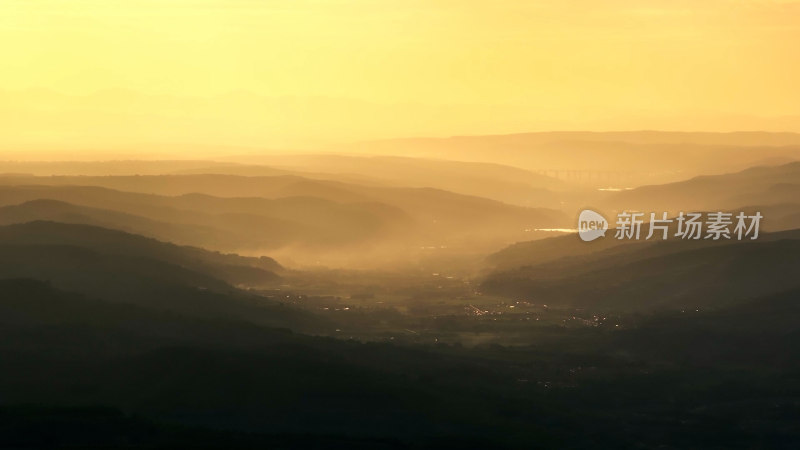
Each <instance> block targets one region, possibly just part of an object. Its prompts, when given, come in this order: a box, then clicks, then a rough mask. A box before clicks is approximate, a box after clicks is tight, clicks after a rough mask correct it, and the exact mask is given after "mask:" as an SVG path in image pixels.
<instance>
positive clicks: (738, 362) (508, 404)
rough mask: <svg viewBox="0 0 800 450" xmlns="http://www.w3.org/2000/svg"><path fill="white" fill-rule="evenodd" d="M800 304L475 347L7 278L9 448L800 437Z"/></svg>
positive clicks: (1, 312) (581, 443)
mask: <svg viewBox="0 0 800 450" xmlns="http://www.w3.org/2000/svg"><path fill="white" fill-rule="evenodd" d="M797 301H798V293H797V291H790V292H786V293H784V294H782V295H781V296H778V297H772V298H766V299H761V300H758V301H755V302H754V303H752V304H751V305H745V306H742V307H741V308H733V309H729V310H726V311H723V312H720V313H718V314H716V315H714V314H711V313H708V314H706V315H702V316H701V315H700V314H705V313H696V314H698V315H695V316H688V315H685V314H684V315H678V316H651V317H648V318H645V319H639V322H640V325H639V326H633V327H630V328H626V329H622V330H619V329H614V330H608V329H603V328H597V329H589V330H584V331H574V332H570V333H564V334H563V335H562V337H561V338H558V339H557V340H555V341H552V340H551V341H549V342H547V343H542V344H541V345H532V346H529V347H524V348H504V347H500V346H493V347H489V348H480V347H479V348H475V349H464V348H460V347H458V346H455V347H453V346H399V345H392V344H378V343H371V344H367V343H357V342H353V341H339V340H334V339H326V338H313V337H308V336H302V335H297V334H292V333H288V332H286V331H280V330H275V329H272V328H264V327H260V326H256V325H253V324H248V323H245V322H241V321H230V320H220V319H196V318H188V317H185V316H182V315H180V314H176V313H174V312H157V311H153V310H151V309H148V308H141V307H138V306H132V305H123V304H118V303H108V302H103V301H98V300H93V299H90V298H86V297H84V296H81V295H78V294H74V293H68V292H64V291H62V290H59V289H55V288H53V287H52V286H50V285H47V284H45V283H42V282H37V281H31V280H0V358H2V360H3V362H4V365H3V370H2V371H0V392H3V397H2V400H1V401H2V405H3V406H2V407H0V446H3V447H4V448H41V447H48V448H68V447H73V448H74V447H88V446H93V447H100V448H109V447H111V448H120V447H124V448H615V449H620V448H622V449H629V448H630V449H633V448H640V449H642V448H643V449H655V448H753V447H763V448H777V449H790V448H796V445H797V444H798V443H799V442H800V435H798V432H797V428H796V427H794V426H792V424H793V423H796V420H797V419H798V418H799V417H800V409H798V406H797V405H798V403H797V399H798V398H800V388H799V387H798V385H797V383H796V380H797V374H798V373H800V372H798V370H800V366H798V361H800V359H798V358H797V357H796V356H797V350H796V349H797V347H796V345H795V344H796V342H797V337H798V334H797V333H798V332H799V331H800V329H798V325H797V324H798V323H800V321H798V320H797V319H798V316H797V314H798V309H797V304H798V303H797ZM754 313H755V314H754ZM776 319H777V320H779V323H780V326H777V327H773V326H772V321H773V320H776ZM743 324H747V326H741V325H743ZM742 344H744V346H742ZM737 347H739V348H740V349H743V350H742V351H737ZM743 368H747V370H743ZM776 369H777V370H776Z"/></svg>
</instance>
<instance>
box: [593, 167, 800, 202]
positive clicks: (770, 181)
mask: <svg viewBox="0 0 800 450" xmlns="http://www.w3.org/2000/svg"><path fill="white" fill-rule="evenodd" d="M798 180H800V162H793V163H789V164H784V165H781V166H764V167H752V168H749V169H746V170H743V171H741V172H736V173H729V174H725V175H709V176H699V177H696V178H692V179H690V180H687V181H682V182H677V183H669V184H663V185H653V186H642V187H639V188H636V189H632V190H629V191H622V192H617V193H614V194H612V195H610V196H609V197H608V198H607V200H606V202H605V204H606V205H607V207H608V208H610V209H628V210H642V211H695V210H712V211H725V210H730V209H734V208H737V207H740V206H742V205H774V204H780V203H797V201H798V200H797V199H798V198H800V183H799V182H798Z"/></svg>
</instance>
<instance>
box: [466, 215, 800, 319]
mask: <svg viewBox="0 0 800 450" xmlns="http://www.w3.org/2000/svg"><path fill="white" fill-rule="evenodd" d="M764 237H765V238H763V239H760V240H757V241H742V242H737V241H733V242H731V241H718V242H716V243H715V242H713V241H705V240H701V241H685V242H684V241H672V242H670V241H665V242H654V243H645V244H635V243H634V244H626V245H619V246H615V247H609V248H607V249H606V250H601V251H598V252H595V253H585V252H584V253H573V256H570V257H564V258H562V259H555V260H550V261H547V262H543V263H541V264H539V265H531V266H524V267H519V268H516V269H506V270H500V271H497V272H494V273H492V274H490V275H489V276H488V277H487V279H486V280H485V281H484V283H483V284H482V286H483V289H485V290H486V291H487V292H490V293H495V294H500V295H505V296H511V297H515V298H525V299H534V300H535V301H536V302H537V303H547V304H550V305H573V306H579V307H591V308H595V309H597V308H601V309H608V310H648V309H676V308H677V309H681V308H686V309H689V308H691V309H694V308H696V307H713V306H721V305H729V304H735V303H738V302H742V301H745V300H747V299H750V298H754V297H759V296H764V295H769V294H772V293H776V292H780V291H783V290H787V289H790V288H794V287H796V286H797V285H798V280H797V279H796V277H795V276H794V273H795V272H796V271H797V270H798V269H800V252H798V250H800V239H798V234H797V232H796V231H792V232H784V233H774V234H772V235H764ZM534 300H532V301H534Z"/></svg>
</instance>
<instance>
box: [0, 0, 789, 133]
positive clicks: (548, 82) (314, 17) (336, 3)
mask: <svg viewBox="0 0 800 450" xmlns="http://www.w3.org/2000/svg"><path fill="white" fill-rule="evenodd" d="M0 42H2V45H0V101H2V102H3V103H0V118H2V119H8V120H11V122H13V124H14V125H15V128H14V130H12V131H6V132H5V133H6V141H7V143H8V142H12V143H19V144H20V145H21V144H22V143H36V142H41V143H49V144H52V145H55V144H56V143H61V144H65V143H67V144H68V143H70V142H72V143H73V144H78V143H81V142H83V141H80V139H84V140H85V141H86V142H85V143H87V144H91V143H94V144H98V145H99V144H101V143H102V144H105V143H106V142H107V140H113V139H123V138H133V139H138V140H139V141H140V142H157V141H164V142H182V143H191V142H192V141H193V140H195V139H196V136H195V134H197V133H195V132H197V131H200V133H199V134H200V136H201V138H203V139H205V142H213V143H219V144H223V143H229V144H234V145H252V146H270V145H273V146H274V145H280V146H298V145H299V146H302V145H309V144H313V143H319V142H323V143H324V142H329V141H337V140H351V139H360V138H375V137H393V136H408V135H414V134H426V135H447V134H481V133H491V132H512V131H537V130H541V129H598V130H602V129H632V128H660V129H676V128H692V127H694V128H697V127H701V128H706V129H718V130H727V129H786V130H789V129H791V131H800V125H798V124H797V122H798V121H797V119H798V117H797V116H800V107H799V106H798V104H800V102H798V100H799V99H800V83H798V81H797V80H800V47H798V42H800V2H795V1H777V0H750V1H743V0H692V1H684V0H640V1H622V0H595V1H584V0H574V1H571V0H545V1H533V0H531V1H520V0H485V1H475V0H397V1H395V0H373V1H367V0H331V1H322V0H316V1H304V0H283V1H275V0H125V1H118V0H69V1H67V0H2V1H0ZM98 121H99V122H100V124H101V125H102V131H99V130H97V129H96V127H95V126H94V125H96V124H97V123H98ZM156 122H158V123H156ZM42 123H44V124H45V125H46V126H44V127H39V128H37V127H35V126H34V124H42ZM37 126H38V125H37ZM208 127H213V128H214V130H213V131H209V130H208ZM792 127H793V128H792ZM42 128H45V129H44V130H43V129H42ZM193 136H195V137H193ZM78 138H80V139H78ZM75 139H78V140H75ZM65 145H66V144H65Z"/></svg>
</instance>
